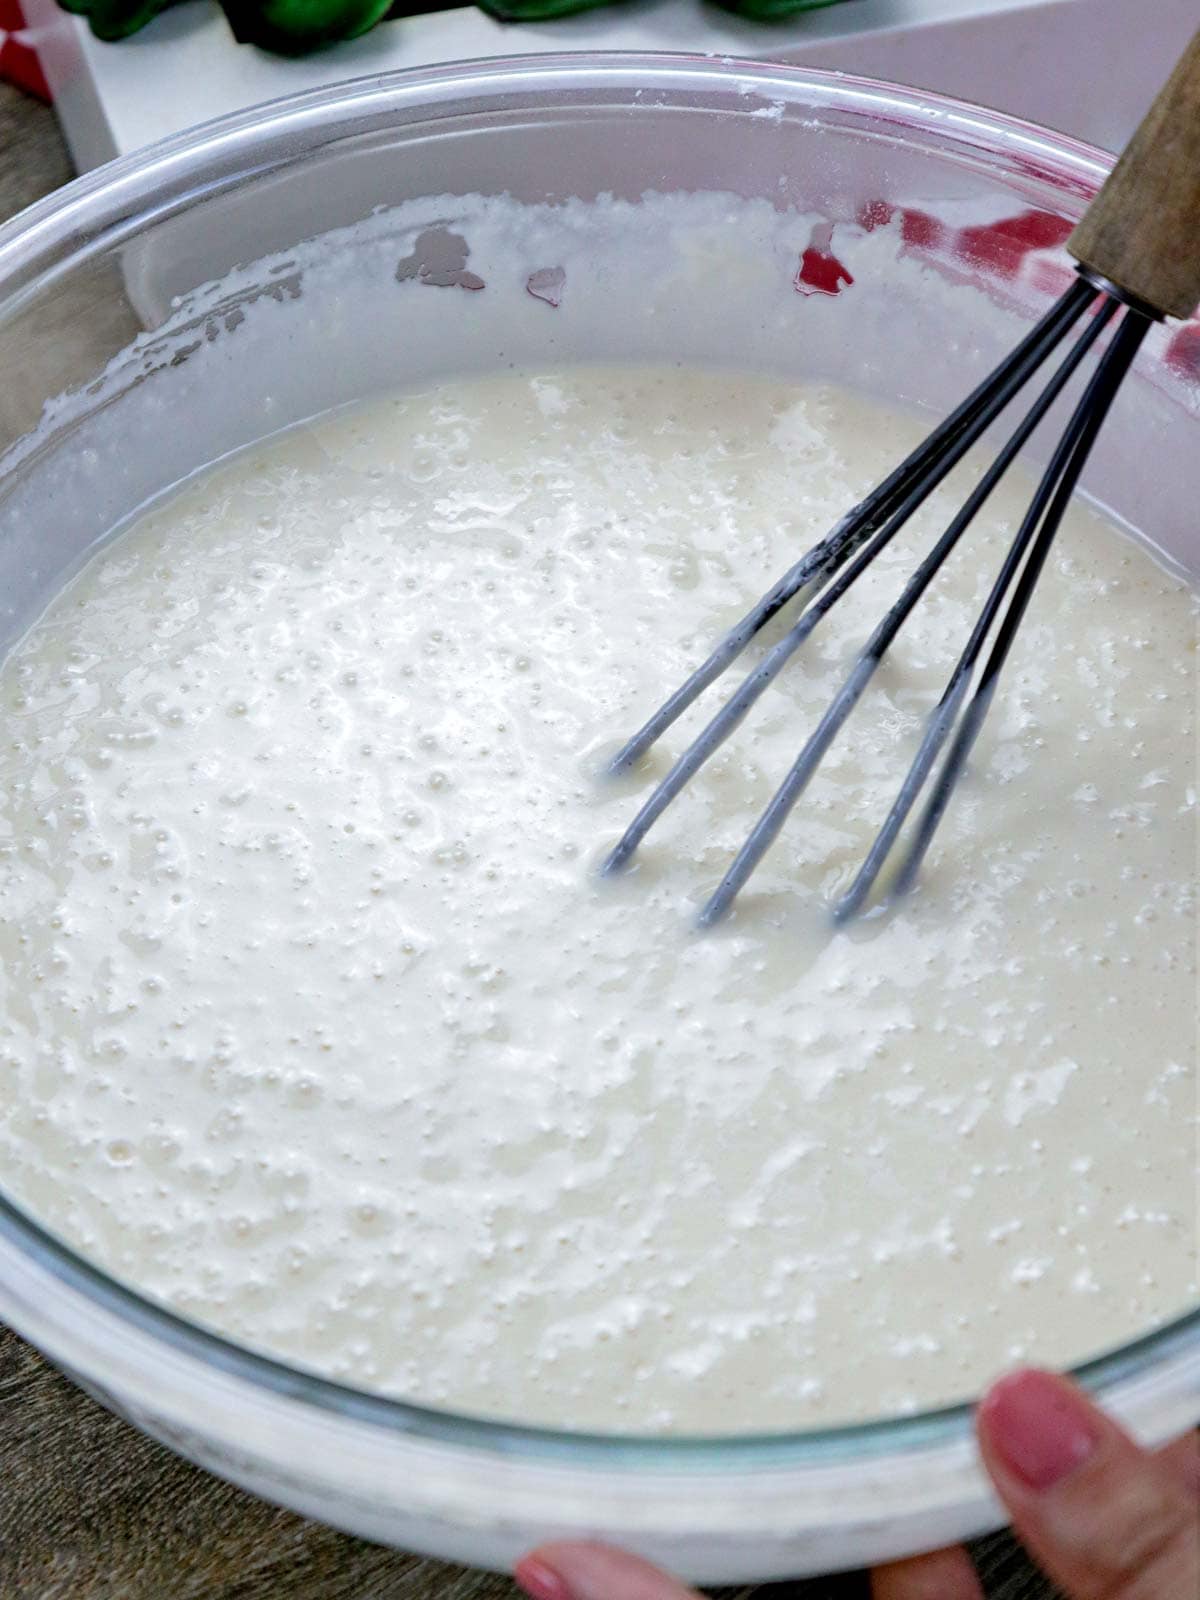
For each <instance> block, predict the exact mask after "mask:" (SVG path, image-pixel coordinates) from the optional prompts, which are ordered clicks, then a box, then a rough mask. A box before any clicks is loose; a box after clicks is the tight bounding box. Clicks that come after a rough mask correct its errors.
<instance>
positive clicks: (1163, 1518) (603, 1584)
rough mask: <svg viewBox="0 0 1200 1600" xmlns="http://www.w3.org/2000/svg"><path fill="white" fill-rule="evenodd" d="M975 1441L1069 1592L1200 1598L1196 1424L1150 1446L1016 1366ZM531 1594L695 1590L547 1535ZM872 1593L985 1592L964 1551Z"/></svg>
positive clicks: (587, 1598) (878, 1598) (1013, 1511)
mask: <svg viewBox="0 0 1200 1600" xmlns="http://www.w3.org/2000/svg"><path fill="white" fill-rule="evenodd" d="M976 1429H977V1432H978V1435H979V1447H980V1451H981V1453H982V1455H983V1460H984V1463H985V1465H986V1466H987V1469H988V1472H989V1473H990V1474H991V1477H992V1482H993V1483H994V1484H995V1486H996V1491H997V1493H998V1494H999V1496H1000V1498H1001V1500H1002V1501H1003V1502H1004V1504H1005V1506H1006V1507H1007V1509H1008V1512H1009V1515H1010V1516H1011V1518H1012V1523H1013V1527H1014V1528H1015V1530H1016V1532H1017V1534H1018V1535H1019V1537H1020V1538H1021V1540H1022V1542H1023V1543H1024V1545H1025V1546H1026V1548H1027V1549H1028V1550H1029V1552H1030V1554H1031V1555H1032V1556H1033V1557H1034V1558H1035V1560H1037V1561H1038V1563H1039V1564H1040V1565H1041V1566H1042V1568H1043V1569H1044V1570H1045V1572H1046V1574H1047V1576H1048V1577H1050V1578H1051V1579H1052V1580H1053V1581H1054V1583H1056V1584H1057V1585H1058V1586H1059V1588H1061V1589H1062V1591H1063V1593H1064V1595H1066V1596H1067V1600H1197V1596H1198V1595H1200V1452H1198V1450H1197V1441H1196V1436H1195V1435H1194V1434H1191V1435H1189V1436H1188V1437H1187V1438H1185V1439H1181V1440H1179V1441H1178V1442H1177V1443H1175V1444H1173V1445H1169V1446H1168V1447H1167V1448H1166V1449H1165V1450H1159V1451H1157V1452H1151V1451H1147V1450H1142V1449H1141V1448H1140V1447H1139V1446H1138V1445H1136V1444H1135V1443H1134V1442H1133V1440H1132V1439H1130V1438H1129V1436H1128V1435H1127V1434H1126V1433H1124V1432H1122V1430H1121V1429H1120V1428H1119V1427H1118V1426H1117V1425H1116V1423H1114V1422H1112V1421H1111V1420H1110V1419H1109V1418H1108V1417H1106V1416H1105V1415H1104V1413H1103V1412H1102V1411H1099V1410H1098V1409H1097V1408H1096V1407H1095V1406H1094V1405H1093V1404H1092V1403H1091V1401H1090V1400H1088V1399H1087V1397H1086V1396H1085V1395H1084V1394H1083V1393H1082V1391H1081V1390H1079V1389H1077V1388H1076V1387H1075V1385H1074V1384H1072V1383H1069V1382H1068V1381H1067V1380H1066V1379H1065V1378H1059V1377H1055V1376H1053V1375H1051V1374H1050V1373H1045V1372H1034V1371H1027V1372H1018V1373H1015V1374H1014V1375H1013V1376H1012V1377H1008V1378H1003V1379H1001V1381H1000V1382H999V1383H997V1384H996V1385H995V1386H994V1387H993V1388H992V1389H991V1390H990V1391H989V1392H988V1394H987V1395H986V1396H985V1398H984V1401H983V1403H982V1405H981V1406H980V1407H979V1411H978V1414H977V1417H976ZM516 1579H517V1582H518V1583H519V1584H520V1586H521V1587H522V1588H523V1589H524V1590H525V1592H526V1593H527V1594H528V1595H530V1596H531V1597H532V1600H699V1597H698V1596H697V1595H696V1594H695V1593H694V1592H693V1591H692V1590H690V1589H686V1588H685V1587H684V1586H683V1585H682V1584H680V1583H677V1582H676V1581H675V1579H673V1578H670V1577H668V1576H667V1575H666V1574H665V1573H662V1572H659V1571H658V1570H657V1569H656V1568H654V1567H652V1566H650V1565H649V1564H648V1563H647V1562H645V1561H641V1560H639V1559H638V1558H637V1557H636V1556H630V1555H626V1554H625V1553H624V1552H623V1551H620V1550H614V1549H610V1548H609V1547H608V1546H606V1545H599V1544H589V1543H580V1544H571V1543H564V1544H550V1545H544V1546H542V1547H541V1548H540V1549H538V1550H535V1551H533V1552H532V1553H531V1554H530V1555H528V1556H526V1557H525V1558H524V1560H522V1561H521V1562H519V1563H518V1566H517V1570H516ZM871 1593H872V1596H873V1597H874V1600H984V1597H983V1590H982V1588H981V1587H980V1584H979V1580H978V1578H977V1577H976V1576H975V1572H974V1569H973V1568H972V1566H971V1563H970V1561H969V1559H968V1557H967V1555H966V1552H965V1551H963V1550H942V1551H939V1552H937V1553H935V1554H933V1555H928V1556H918V1557H916V1558H914V1559H913V1560H911V1561H900V1562H896V1563H894V1564H893V1565H890V1566H886V1567H879V1568H877V1569H876V1570H875V1571H874V1572H873V1573H872V1574H871Z"/></svg>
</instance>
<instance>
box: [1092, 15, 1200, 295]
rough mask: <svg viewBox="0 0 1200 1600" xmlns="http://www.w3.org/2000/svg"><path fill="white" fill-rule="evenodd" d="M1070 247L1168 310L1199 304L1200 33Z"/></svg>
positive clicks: (1122, 286) (1133, 292) (1108, 275)
mask: <svg viewBox="0 0 1200 1600" xmlns="http://www.w3.org/2000/svg"><path fill="white" fill-rule="evenodd" d="M1067 249H1068V250H1069V251H1070V252H1071V254H1072V255H1073V256H1074V257H1075V259H1076V260H1077V261H1078V262H1079V263H1080V265H1081V266H1084V267H1089V268H1090V269H1091V270H1092V271H1093V272H1097V273H1099V274H1100V275H1101V276H1102V277H1105V278H1108V279H1109V281H1110V282H1112V283H1114V284H1115V285H1116V286H1117V288H1119V289H1124V290H1125V292H1126V293H1127V294H1130V295H1133V296H1135V297H1136V298H1137V299H1139V300H1143V301H1145V302H1146V304H1147V305H1150V306H1153V307H1154V309H1155V310H1156V311H1160V312H1162V313H1163V314H1164V315H1165V316H1168V317H1190V316H1191V314H1192V312H1193V311H1194V310H1195V309H1196V306H1197V304H1198V303H1200V33H1197V35H1196V37H1195V38H1194V39H1193V40H1192V42H1191V44H1190V45H1188V47H1187V49H1186V50H1185V51H1184V52H1183V57H1182V59H1181V60H1180V62H1179V65H1178V66H1177V67H1176V68H1175V71H1174V72H1173V73H1172V74H1171V77H1170V79H1169V80H1168V82H1167V84H1166V86H1165V87H1164V88H1163V90H1162V91H1161V93H1160V94H1159V96H1158V98H1157V99H1156V100H1155V102H1154V104H1153V105H1152V106H1151V107H1150V110H1149V111H1148V112H1147V113H1146V116H1145V117H1144V118H1143V120H1142V122H1141V125H1140V126H1139V128H1138V130H1137V132H1136V133H1135V134H1134V136H1133V138H1132V139H1131V140H1130V141H1129V143H1128V145H1127V146H1126V147H1125V154H1124V155H1123V156H1122V157H1121V159H1120V160H1119V161H1118V162H1117V164H1116V166H1115V167H1114V168H1113V170H1112V173H1111V174H1110V176H1109V179H1108V181H1107V183H1106V184H1105V185H1104V187H1103V189H1101V191H1100V193H1099V194H1098V195H1097V196H1096V198H1095V199H1094V200H1093V201H1092V203H1091V205H1090V206H1089V207H1088V210H1087V214H1086V215H1085V216H1084V218H1083V220H1082V222H1080V224H1079V226H1078V227H1077V228H1076V229H1075V231H1074V232H1073V233H1072V234H1071V237H1070V238H1069V239H1068V240H1067Z"/></svg>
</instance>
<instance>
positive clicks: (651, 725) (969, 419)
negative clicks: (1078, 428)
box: [604, 278, 1098, 871]
mask: <svg viewBox="0 0 1200 1600" xmlns="http://www.w3.org/2000/svg"><path fill="white" fill-rule="evenodd" d="M1097 293H1098V291H1097V290H1096V288H1095V287H1094V286H1093V285H1091V284H1090V283H1088V282H1086V281H1085V280H1084V279H1082V278H1080V279H1078V280H1077V281H1076V282H1075V283H1073V284H1072V285H1071V287H1070V288H1069V289H1068V290H1067V291H1066V292H1065V293H1064V294H1063V295H1062V296H1061V297H1060V298H1059V299H1058V300H1057V301H1056V302H1055V304H1054V305H1053V306H1051V308H1050V310H1049V311H1047V313H1046V314H1045V316H1044V317H1042V319H1041V321H1040V322H1038V323H1036V324H1035V326H1034V327H1033V328H1032V329H1031V330H1030V332H1029V333H1028V334H1027V335H1026V336H1025V338H1024V339H1022V340H1021V342H1020V344H1018V345H1017V346H1016V347H1015V348H1014V349H1013V350H1012V351H1011V352H1010V353H1009V354H1008V355H1007V356H1006V357H1005V359H1004V360H1003V361H1002V362H1001V363H1000V365H999V366H998V367H997V368H996V369H995V371H994V372H992V374H991V375H990V376H989V377H988V378H986V379H985V380H984V382H983V383H981V384H980V385H979V386H978V387H977V388H976V389H974V390H973V391H972V392H971V394H969V395H968V396H967V398H966V399H965V400H964V401H963V402H962V404H961V405H960V406H958V407H957V408H956V409H955V410H954V411H952V412H951V413H950V415H949V416H948V417H947V418H946V420H945V421H944V422H943V423H941V425H940V426H939V427H937V428H935V429H934V431H933V432H932V433H931V434H930V435H929V437H928V438H927V439H925V440H924V441H923V442H922V443H921V444H920V445H919V446H918V447H917V448H916V449H915V450H914V451H912V453H911V454H910V455H908V456H907V457H905V459H904V460H903V461H902V462H901V463H900V465H899V466H898V467H896V468H895V470H894V471H893V472H891V473H890V474H889V475H888V477H886V478H885V479H884V480H883V482H882V483H880V484H879V485H878V487H877V488H875V489H873V490H872V492H871V493H870V494H869V495H868V496H867V497H866V499H864V500H862V501H860V502H859V504H858V505H856V506H854V507H853V508H852V509H851V510H850V511H848V512H847V513H846V515H845V516H844V517H843V518H842V519H841V520H840V521H839V522H838V523H837V524H836V525H835V527H834V528H833V529H832V530H831V531H830V532H829V533H828V534H827V535H826V536H825V538H824V539H822V540H821V541H820V542H819V543H818V544H816V545H814V546H813V547H812V549H811V550H809V551H808V552H807V554H805V555H803V556H801V558H800V560H799V561H797V562H796V563H795V565H794V566H792V567H790V568H789V569H788V571H787V572H785V573H784V575H783V576H782V577H781V578H780V579H779V581H778V582H777V583H776V584H774V585H773V587H772V588H770V589H768V591H767V592H766V594H764V595H763V596H762V598H761V599H760V600H759V601H757V602H756V604H755V605H753V606H752V607H751V609H750V610H749V611H748V612H747V613H746V615H745V616H744V617H742V619H741V620H740V621H739V622H737V623H735V624H734V626H733V627H732V628H731V629H730V630H729V632H728V633H727V634H726V635H725V637H724V638H723V639H722V640H721V641H720V643H719V644H718V645H717V646H716V648H715V649H714V650H713V651H712V653H711V655H709V656H708V658H707V659H706V660H705V661H703V662H702V663H701V665H700V666H699V667H697V668H696V670H695V671H694V672H693V673H692V674H691V676H690V677H689V678H688V679H687V680H686V681H685V682H684V683H683V684H681V685H680V687H679V688H678V689H676V691H675V693H674V694H673V695H671V696H670V698H669V699H668V700H666V701H664V703H663V704H662V705H661V706H660V707H659V708H658V710H657V711H656V712H655V713H654V715H653V716H652V717H651V718H650V719H649V720H648V721H647V722H646V723H645V724H644V725H643V726H642V727H641V728H639V729H638V731H637V733H635V734H634V736H633V737H632V739H630V740H629V741H628V742H627V743H626V744H625V745H623V746H622V747H621V749H620V750H619V751H618V752H617V754H616V756H614V757H613V760H612V762H611V763H610V771H612V772H614V773H619V772H623V771H625V770H626V769H627V768H628V767H630V766H632V765H633V763H634V762H635V761H637V760H639V759H640V758H641V757H642V756H643V755H644V754H645V753H646V751H647V750H649V749H650V747H651V746H652V745H653V744H655V743H656V742H657V741H658V739H660V738H661V737H662V735H663V734H664V733H665V732H666V730H667V729H668V728H669V727H670V726H671V724H672V723H674V722H675V721H677V720H678V718H679V717H681V716H682V715H683V713H684V712H685V711H686V710H687V709H688V707H689V706H690V705H691V704H692V703H693V702H694V701H695V700H696V699H698V697H699V696H700V695H701V694H703V693H704V691H705V689H707V688H708V686H709V684H711V683H713V682H714V681H715V680H716V679H717V678H719V677H720V676H721V674H722V673H723V672H724V671H725V670H726V668H727V667H729V666H730V665H731V664H732V662H734V661H735V660H736V659H737V657H738V656H739V655H741V653H742V651H743V650H744V649H745V648H746V646H747V645H748V644H749V643H750V641H751V639H753V638H754V637H755V636H756V635H757V634H758V633H760V632H761V631H762V629H763V628H764V627H765V626H766V625H767V623H768V622H770V621H771V619H772V618H773V617H774V616H776V615H777V613H778V612H779V611H781V610H782V609H783V607H784V606H786V605H787V604H788V602H789V601H790V600H792V599H794V598H795V597H796V596H797V595H799V594H800V593H801V592H802V591H803V590H805V589H807V588H809V587H810V586H812V587H813V588H814V592H815V590H816V589H819V587H820V585H821V584H823V583H824V582H826V581H827V580H828V579H829V578H830V577H831V576H832V575H833V574H834V573H835V572H836V571H837V570H838V568H839V567H840V566H841V565H842V564H843V563H844V562H845V561H847V560H848V559H849V558H850V557H851V556H852V555H853V554H854V553H855V551H856V550H858V549H859V548H860V547H861V546H862V544H863V542H864V541H865V540H866V539H869V538H870V537H871V535H872V534H873V533H874V532H875V530H876V529H877V528H879V527H880V525H881V524H882V523H884V522H885V521H886V520H887V519H888V518H889V517H890V516H891V515H892V514H893V512H894V511H895V510H896V508H897V506H899V505H900V504H901V503H902V501H903V500H904V498H905V497H906V496H907V495H909V493H910V491H911V490H912V489H913V486H914V485H917V486H924V487H923V488H922V492H921V494H920V497H919V499H918V500H917V501H916V504H919V503H920V500H921V499H924V498H925V495H926V494H928V493H929V492H930V490H931V489H932V488H933V487H934V486H935V485H936V484H937V483H939V482H940V481H941V479H942V478H943V477H945V475H946V473H948V472H949V471H950V469H951V467H952V466H953V465H954V463H955V462H956V461H958V460H959V459H960V458H961V456H962V454H963V453H964V452H965V451H966V450H967V449H969V448H970V445H971V444H972V443H974V442H975V440H976V439H978V438H979V436H980V434H981V433H983V431H984V429H985V428H987V426H988V425H989V424H990V423H991V422H992V421H993V420H994V418H995V417H996V416H997V415H998V414H999V412H1000V411H1001V410H1003V408H1004V406H1006V405H1007V404H1008V402H1009V400H1011V399H1012V397H1013V395H1014V394H1016V393H1017V391H1018V390H1019V389H1020V388H1022V387H1023V385H1024V384H1025V383H1026V382H1028V380H1029V378H1030V377H1031V376H1032V375H1033V373H1034V372H1036V371H1037V369H1038V367H1039V366H1041V364H1042V362H1043V361H1045V359H1046V357H1047V356H1048V355H1049V354H1050V353H1051V351H1052V350H1053V349H1054V348H1055V347H1056V345H1058V344H1059V342H1060V341H1061V340H1062V339H1063V337H1064V336H1065V335H1066V333H1067V332H1068V331H1069V330H1070V328H1071V327H1072V325H1073V324H1074V323H1075V322H1076V321H1077V320H1078V319H1079V317H1080V316H1081V315H1082V313H1083V310H1084V308H1085V306H1087V305H1088V303H1089V302H1090V301H1092V300H1094V299H1095V298H1096V295H1097ZM955 450H956V453H955V454H954V455H953V457H952V458H951V459H947V457H948V453H949V452H951V451H955ZM629 853H632V852H629ZM612 869H613V863H611V862H606V863H605V867H604V870H605V871H611V870H612Z"/></svg>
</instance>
